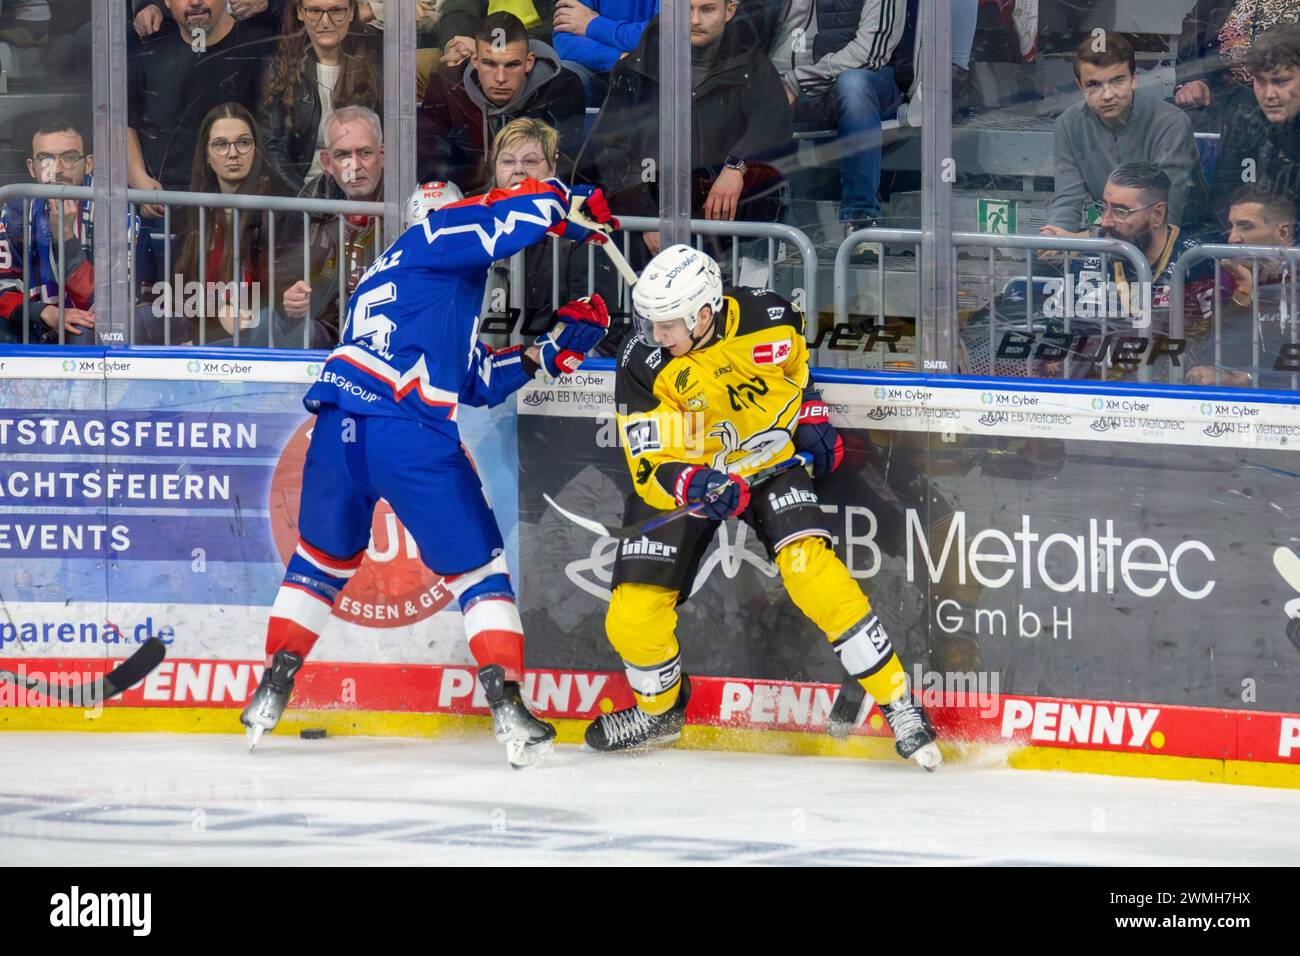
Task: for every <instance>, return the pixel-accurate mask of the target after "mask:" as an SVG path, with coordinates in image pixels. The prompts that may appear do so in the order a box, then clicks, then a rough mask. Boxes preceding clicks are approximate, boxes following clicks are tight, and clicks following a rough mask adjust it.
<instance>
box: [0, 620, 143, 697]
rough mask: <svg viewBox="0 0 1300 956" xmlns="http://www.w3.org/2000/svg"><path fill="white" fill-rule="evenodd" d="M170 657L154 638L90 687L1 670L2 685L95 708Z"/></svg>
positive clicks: (0, 679)
mask: <svg viewBox="0 0 1300 956" xmlns="http://www.w3.org/2000/svg"><path fill="white" fill-rule="evenodd" d="M166 656H167V645H166V644H164V643H163V642H162V641H161V640H159V639H158V638H156V637H151V638H149V640H147V641H145V642H144V644H143V645H141V647H140V649H139V650H138V651H136V652H135V653H134V654H132V655H131V656H130V657H128V658H127V659H126V660H124V661H123V662H122V663H121V664H119V665H118V666H117V667H115V668H113V669H112V670H111V671H109V672H108V673H107V674H105V675H104V676H103V677H99V678H96V679H95V680H94V681H92V682H91V683H89V684H86V683H84V682H83V683H81V684H77V685H75V686H73V687H65V686H63V685H52V684H50V682H49V681H47V680H45V679H44V678H41V677H34V676H31V675H23V674H18V673H16V672H14V671H11V670H6V669H4V668H0V683H4V682H5V681H12V682H13V683H15V684H18V685H20V686H22V687H25V688H26V689H27V690H30V691H35V692H36V693H38V694H40V695H41V696H42V697H46V698H50V699H57V700H59V701H62V702H63V703H65V704H69V705H72V706H75V707H94V706H96V705H97V704H101V703H103V702H104V701H106V700H108V699H110V698H112V697H116V696H117V695H118V694H120V693H122V691H124V690H129V689H130V688H131V687H134V686H135V685H136V684H138V683H140V681H142V680H144V679H145V678H146V677H148V676H149V673H150V671H152V670H153V669H154V668H155V667H157V666H158V665H159V664H161V663H162V660H163V658H164V657H166Z"/></svg>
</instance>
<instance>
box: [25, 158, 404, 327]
mask: <svg viewBox="0 0 1300 956" xmlns="http://www.w3.org/2000/svg"><path fill="white" fill-rule="evenodd" d="M93 198H94V189H93V187H89V186H54V185H47V184H42V183H19V184H15V185H10V186H4V187H0V203H4V202H7V201H9V200H10V199H21V200H22V235H23V251H24V254H23V256H22V259H23V288H24V295H23V342H24V344H26V343H28V342H30V335H31V312H30V310H31V301H32V297H31V294H30V290H31V262H32V256H31V249H32V245H31V240H32V237H31V220H32V215H31V205H32V202H33V201H45V200H51V199H53V200H56V203H55V205H56V216H55V219H56V222H57V227H58V233H57V234H58V235H59V236H62V235H63V229H64V224H65V221H66V220H65V213H64V209H63V201H64V200H73V201H77V202H84V201H88V200H93ZM127 201H128V203H129V204H130V206H129V209H130V212H131V217H130V218H131V221H132V222H135V221H136V213H137V212H138V211H139V207H141V206H148V205H159V206H162V207H163V219H162V223H163V225H162V237H163V268H162V281H163V282H164V283H165V284H166V285H167V286H168V294H167V296H166V305H165V308H164V315H163V320H164V325H163V342H162V343H161V344H163V345H171V344H172V342H171V332H172V319H173V318H175V316H173V314H172V311H173V304H174V300H175V298H176V296H175V294H174V292H175V290H173V289H171V284H172V281H173V279H174V278H175V277H174V276H173V275H172V261H173V256H172V228H171V208H172V206H182V207H198V210H199V236H198V240H199V249H200V255H199V257H198V277H197V279H198V283H199V286H200V287H201V289H202V290H203V295H202V296H201V297H200V303H199V308H200V313H199V316H198V317H199V319H200V322H199V342H198V344H199V345H205V344H207V343H206V325H207V322H206V319H207V318H208V315H207V298H208V296H207V288H208V283H207V279H208V276H207V255H206V251H207V210H208V209H228V210H230V211H231V234H232V236H233V237H234V240H233V247H232V266H233V268H232V281H233V282H234V283H235V284H236V287H238V286H239V285H241V284H242V280H241V278H240V277H241V276H242V274H243V273H242V265H243V263H242V262H241V261H240V260H241V250H240V242H239V237H240V231H241V230H240V226H241V222H240V219H241V214H242V213H243V212H247V211H255V212H272V213H293V212H297V213H300V214H301V215H302V219H303V241H302V256H303V258H302V262H303V279H304V280H309V279H310V274H311V243H310V240H309V237H310V232H311V218H312V216H317V217H320V216H334V218H335V220H336V223H337V227H338V243H339V245H338V249H337V250H336V259H335V261H336V268H337V272H338V293H339V317H340V332H341V329H342V316H343V314H344V312H345V311H346V309H347V296H348V289H347V280H348V270H347V269H346V268H345V266H344V263H343V251H344V249H345V248H346V245H347V243H346V225H347V217H348V216H371V217H376V220H377V219H378V217H381V216H382V215H383V214H384V208H385V207H384V205H383V204H382V203H367V202H353V201H347V200H332V199H299V198H296V197H286V196H246V195H226V194H222V193H192V192H170V191H160V190H153V189H128V190H127ZM267 226H268V232H267V240H266V248H267V285H268V287H269V288H270V289H271V292H272V295H274V291H275V287H276V286H275V277H276V264H275V260H276V253H277V251H278V250H277V248H276V237H275V231H276V220H275V217H274V216H271V217H268V219H267ZM129 241H130V246H131V248H130V250H129V254H128V263H129V265H128V268H129V271H130V281H129V285H130V290H131V291H130V300H129V301H130V311H129V314H128V316H127V329H128V331H127V342H128V343H130V344H132V345H135V344H137V343H136V334H135V331H136V307H137V295H138V293H139V291H140V282H139V277H138V276H137V275H136V269H137V261H136V260H137V256H136V252H137V245H138V244H139V243H140V242H142V241H146V240H145V238H144V237H143V236H137V235H135V234H131V235H130V236H129ZM380 242H381V230H379V229H378V228H376V229H375V237H374V255H376V256H377V255H378V254H379V252H380ZM371 261H373V258H372V260H371ZM55 265H56V278H57V280H58V308H59V319H58V323H59V325H58V331H59V344H60V345H65V344H67V338H66V335H67V333H66V328H65V315H66V300H67V295H66V276H65V274H64V261H63V256H62V255H58V256H57V262H56V264H55ZM184 278H186V279H188V278H190V277H184ZM48 304H53V303H48ZM276 308H277V304H276V303H275V302H273V301H272V302H268V303H267V317H266V321H268V322H269V323H270V325H269V327H268V329H267V333H268V345H269V346H274V345H275V340H274V336H275V332H274V329H275V315H276ZM310 319H311V315H310V313H309V314H308V317H307V320H304V322H303V342H302V345H303V347H304V348H306V347H308V345H309V337H310V332H311V322H310ZM241 326H242V322H241V321H239V318H238V314H236V319H235V321H234V323H233V327H232V330H231V332H232V336H233V341H234V345H235V346H236V347H238V346H239V344H240V341H239V339H240V328H241ZM151 344H159V343H151ZM284 344H288V343H284Z"/></svg>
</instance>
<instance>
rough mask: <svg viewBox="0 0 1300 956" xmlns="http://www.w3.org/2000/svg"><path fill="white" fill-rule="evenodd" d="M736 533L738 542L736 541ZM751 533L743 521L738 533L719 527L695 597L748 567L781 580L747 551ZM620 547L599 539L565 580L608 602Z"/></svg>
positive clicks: (702, 566) (726, 526)
mask: <svg viewBox="0 0 1300 956" xmlns="http://www.w3.org/2000/svg"><path fill="white" fill-rule="evenodd" d="M683 520H685V519H683ZM733 533H734V534H735V540H734V541H732V534H733ZM749 533H750V529H749V525H747V524H745V523H744V522H743V521H739V522H736V524H735V525H734V532H733V526H732V525H729V524H725V523H724V524H722V525H721V526H719V528H718V534H717V537H716V538H715V539H714V547H713V550H711V551H710V552H709V553H708V555H707V556H705V558H704V560H703V561H702V562H701V563H700V569H699V571H698V572H696V575H695V584H694V586H693V587H692V588H691V594H692V595H694V594H696V593H697V592H698V591H699V590H700V589H701V588H702V587H704V585H705V584H706V583H707V582H708V580H709V576H710V575H711V574H713V572H714V571H721V573H722V575H723V576H724V577H726V578H727V579H728V580H731V579H733V578H735V577H736V576H737V575H739V574H740V571H741V568H743V567H744V566H745V565H746V564H748V565H750V566H752V567H753V568H754V569H755V570H757V571H758V572H759V573H760V574H762V575H763V576H764V577H767V578H775V577H776V576H777V573H778V572H777V569H776V565H774V564H772V563H771V562H769V561H768V560H767V559H766V558H765V557H763V556H762V555H761V554H758V553H757V552H755V551H751V550H750V549H749V548H748V547H747V544H748V541H749ZM619 544H620V542H619V541H618V540H617V539H615V538H606V537H604V536H601V537H598V538H597V539H596V540H595V541H594V542H592V545H591V553H590V554H589V555H588V556H587V557H585V558H579V559H578V560H576V561H570V562H569V563H568V565H567V566H566V567H565V568H564V576H565V577H566V578H568V579H569V580H570V581H571V582H573V584H574V586H575V587H577V588H579V589H580V590H582V591H585V592H586V593H587V594H590V595H591V596H592V597H594V598H598V599H600V600H602V601H608V600H609V596H610V593H611V589H610V583H611V581H612V580H613V577H614V557H615V555H616V554H617V553H618V549H619ZM626 547H627V546H626V545H625V548H626ZM634 547H635V545H634Z"/></svg>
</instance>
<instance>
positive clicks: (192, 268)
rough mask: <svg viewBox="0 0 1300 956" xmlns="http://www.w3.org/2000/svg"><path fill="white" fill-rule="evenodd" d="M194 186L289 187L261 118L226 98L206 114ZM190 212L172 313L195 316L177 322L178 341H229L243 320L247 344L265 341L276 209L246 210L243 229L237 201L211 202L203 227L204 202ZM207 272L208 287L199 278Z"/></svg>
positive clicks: (245, 191) (262, 190) (258, 191)
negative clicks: (274, 162) (270, 159)
mask: <svg viewBox="0 0 1300 956" xmlns="http://www.w3.org/2000/svg"><path fill="white" fill-rule="evenodd" d="M190 191H191V192H208V193H222V194H224V195H232V194H234V195H245V196H248V195H252V196H276V195H284V194H285V193H286V192H287V190H286V188H285V186H284V184H283V183H282V182H281V181H280V179H279V177H278V176H277V175H276V173H275V170H274V169H273V168H272V167H271V166H270V165H269V164H268V163H267V160H266V156H265V153H264V150H263V147H262V142H261V133H260V131H259V130H258V128H257V123H256V122H255V121H254V120H253V117H252V114H250V113H249V112H248V110H246V109H244V107H242V106H240V105H239V104H238V103H223V104H222V105H221V106H217V107H215V108H214V109H212V110H210V111H209V112H208V114H207V116H205V117H204V118H203V124H202V125H201V126H200V128H199V140H198V146H197V148H196V150H195V153H194V164H193V167H192V169H191V173H190ZM186 215H187V220H186V224H185V233H184V234H185V242H184V245H182V247H181V253H180V256H179V258H177V259H176V260H175V262H174V268H173V270H172V271H173V273H174V275H173V276H171V277H170V278H171V280H172V282H171V285H172V289H171V294H172V301H173V309H172V315H174V316H184V317H186V318H187V319H188V320H189V321H188V323H185V324H173V326H172V344H173V345H177V344H186V343H187V342H188V343H192V344H200V343H203V344H230V343H231V342H232V341H233V339H234V335H235V326H236V324H238V326H239V343H240V344H241V345H256V344H266V339H267V332H266V329H265V328H264V326H265V324H266V323H265V321H264V316H265V314H266V306H267V305H269V304H270V302H271V294H272V290H271V289H270V287H269V286H268V285H267V284H266V277H267V272H268V270H267V256H268V253H269V249H268V247H267V239H268V236H267V233H268V228H267V218H268V216H269V213H265V212H256V211H252V210H243V211H241V212H240V215H239V226H238V230H236V228H235V216H234V213H233V211H232V210H230V209H220V208H215V207H214V208H210V209H208V210H206V215H205V222H204V223H203V224H202V229H200V223H199V209H198V207H190V208H189V209H188V210H187V214H186ZM236 233H238V234H236ZM236 252H237V253H238V262H239V269H238V274H236V269H235V261H236ZM200 257H201V261H202V264H203V269H202V276H200V268H199V264H200ZM200 278H201V279H202V282H203V285H202V286H201V287H200V286H198V285H196V283H198V282H199V281H200ZM200 289H201V302H200V296H199V295H198V292H199V290H200ZM301 340H302V338H301V332H300V333H299V337H298V340H297V341H299V342H301Z"/></svg>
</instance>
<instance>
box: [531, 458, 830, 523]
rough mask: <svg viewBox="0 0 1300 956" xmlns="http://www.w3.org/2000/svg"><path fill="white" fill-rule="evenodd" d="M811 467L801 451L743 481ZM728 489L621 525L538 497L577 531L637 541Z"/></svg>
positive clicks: (754, 482) (758, 481) (721, 487)
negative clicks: (573, 510)
mask: <svg viewBox="0 0 1300 956" xmlns="http://www.w3.org/2000/svg"><path fill="white" fill-rule="evenodd" d="M811 463H812V456H811V455H809V454H808V453H807V452H802V451H801V452H797V453H796V454H795V455H794V456H793V457H791V458H787V459H786V460H785V461H782V462H778V463H777V464H775V465H769V466H768V467H767V468H762V469H760V470H759V471H756V472H754V473H753V474H752V475H750V476H749V477H748V478H747V479H746V481H747V482H748V483H749V486H750V487H751V488H752V487H754V486H755V485H758V484H761V483H763V482H764V481H767V480H768V479H769V478H775V477H776V476H777V475H779V474H781V473H782V472H786V471H789V470H790V469H792V468H806V467H807V466H808V465H810V464H811ZM730 486H731V483H730V482H727V483H726V484H724V485H719V486H718V488H717V489H716V490H715V491H714V492H713V493H712V494H711V495H710V496H709V497H707V498H701V499H700V500H699V501H688V502H687V503H686V504H684V505H682V506H681V507H680V508H674V509H673V510H672V511H661V512H660V513H659V514H655V515H651V516H650V517H648V518H643V519H641V520H640V521H634V522H632V524H624V525H606V524H601V523H600V522H599V521H596V520H595V519H594V518H584V517H583V516H582V515H577V514H574V513H573V512H572V511H569V510H568V509H567V508H563V507H561V506H560V505H558V504H557V503H556V501H555V499H554V498H552V497H551V496H550V495H548V494H545V493H543V494H542V497H543V498H545V499H546V503H547V504H548V505H550V506H551V507H552V508H554V509H555V510H556V511H558V512H559V513H560V514H562V515H563V516H564V517H566V518H568V519H569V520H570V521H572V522H573V523H574V524H576V525H577V526H578V527H580V528H586V529H587V530H588V531H591V532H593V533H595V534H599V535H604V536H605V537H607V538H623V539H627V538H631V539H633V540H635V539H636V538H639V537H641V536H642V535H643V534H646V533H647V532H649V531H653V530H654V529H655V528H662V527H663V526H664V525H666V524H668V523H669V522H670V521H676V520H677V519H678V518H682V517H685V516H686V515H689V514H694V513H695V512H697V511H699V510H700V509H702V508H704V507H705V506H706V505H708V504H709V503H710V502H712V501H716V500H717V498H718V495H720V494H722V493H723V492H724V491H726V490H727V488H729V487H730Z"/></svg>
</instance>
